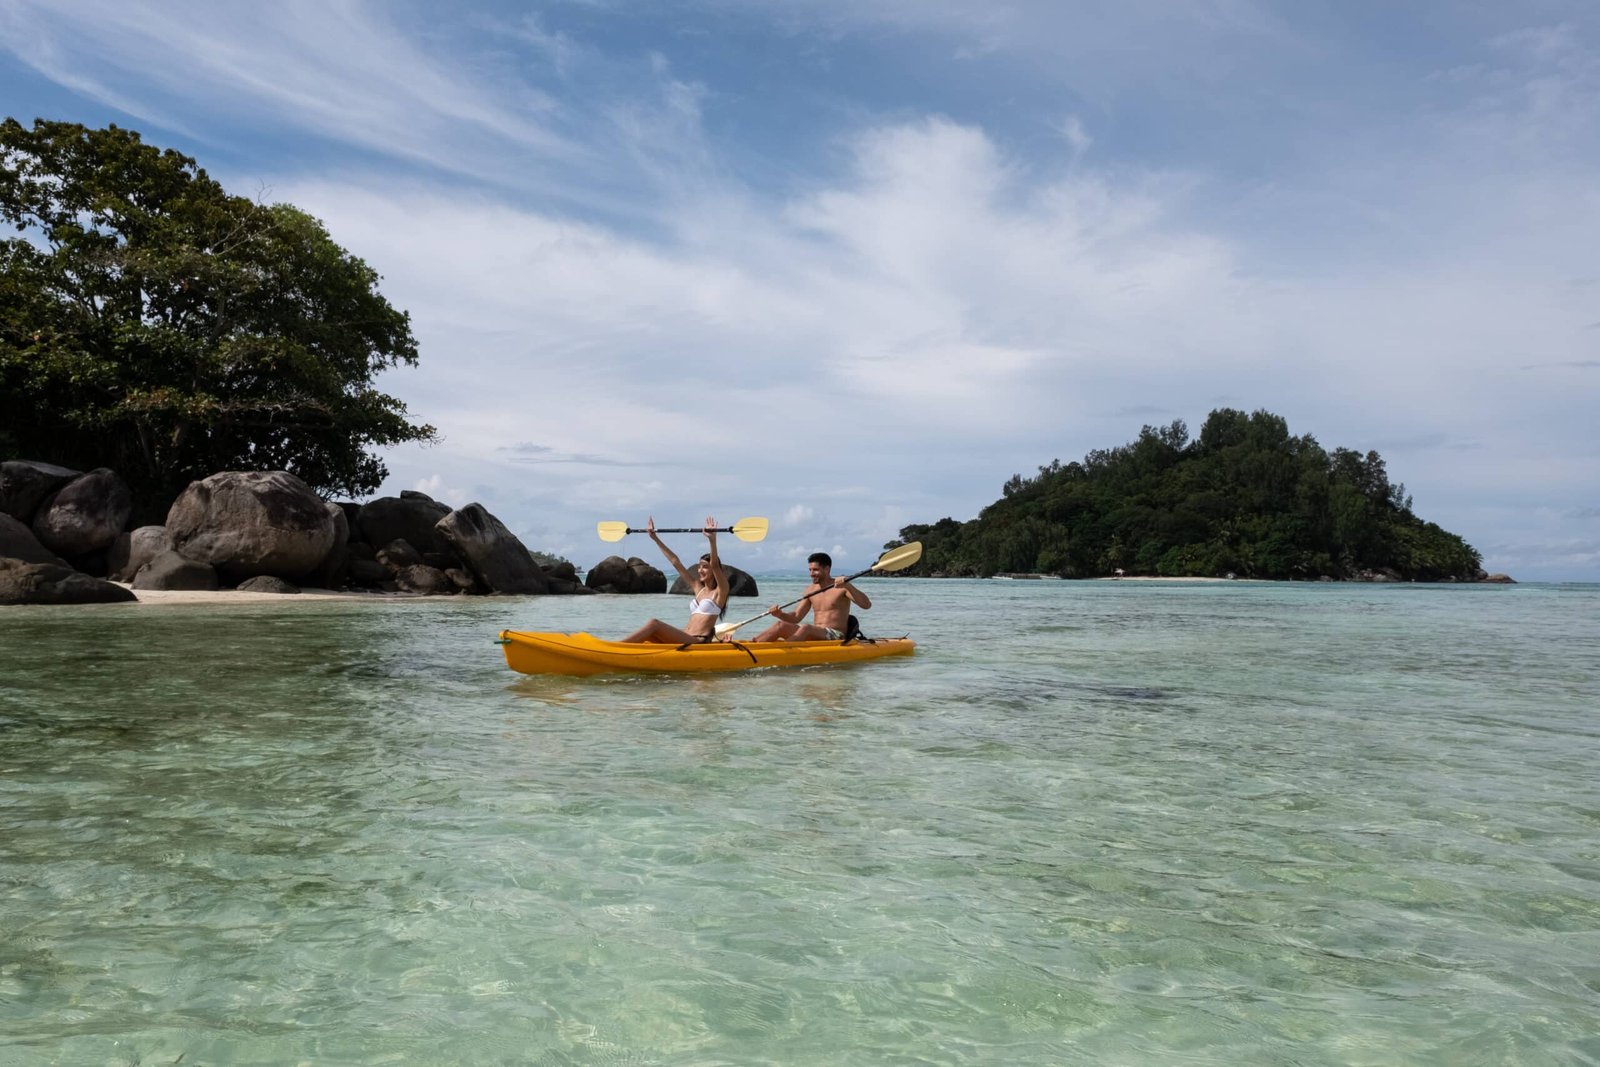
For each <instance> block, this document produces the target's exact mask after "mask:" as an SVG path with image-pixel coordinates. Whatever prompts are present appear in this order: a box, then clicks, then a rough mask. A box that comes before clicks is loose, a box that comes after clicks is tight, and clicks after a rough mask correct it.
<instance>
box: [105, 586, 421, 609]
mask: <svg viewBox="0 0 1600 1067" xmlns="http://www.w3.org/2000/svg"><path fill="white" fill-rule="evenodd" d="M112 584H113V585H120V586H122V588H124V589H127V590H130V591H131V592H132V593H133V595H134V596H136V597H138V598H139V603H141V604H263V603H267V602H268V601H271V602H273V603H281V602H282V601H285V600H293V601H311V600H414V599H417V596H416V595H415V594H410V593H364V592H363V593H357V592H341V591H336V590H333V589H302V590H300V592H298V593H250V592H242V591H240V590H238V589H218V590H204V589H134V588H133V586H131V585H129V584H128V583H127V582H113V583H112Z"/></svg>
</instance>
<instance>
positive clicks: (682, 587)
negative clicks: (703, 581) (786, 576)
mask: <svg viewBox="0 0 1600 1067" xmlns="http://www.w3.org/2000/svg"><path fill="white" fill-rule="evenodd" d="M722 569H723V571H725V572H726V573H727V575H728V595H729V596H760V595H761V590H760V589H758V588H756V580H755V579H754V578H752V577H751V576H750V575H749V574H748V573H746V572H745V571H742V570H740V569H739V568H738V567H730V566H728V565H727V564H726V563H724V564H723V565H722ZM667 592H669V593H673V594H677V595H681V596H688V595H689V594H690V593H693V592H694V590H693V589H692V588H691V587H690V585H689V583H688V582H686V581H684V580H683V575H681V574H680V575H679V576H678V577H676V578H674V579H673V580H672V588H671V589H668V590H667Z"/></svg>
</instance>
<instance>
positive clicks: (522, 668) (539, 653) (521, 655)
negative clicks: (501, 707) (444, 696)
mask: <svg viewBox="0 0 1600 1067" xmlns="http://www.w3.org/2000/svg"><path fill="white" fill-rule="evenodd" d="M500 647H501V648H502V649H503V650H504V651H505V655H506V666H508V667H510V668H511V669H512V670H514V671H518V672H520V673H522V674H561V675H567V676H571V677H583V676H586V675H592V674H616V673H638V672H656V671H668V672H673V673H678V672H690V673H697V674H698V673H701V672H705V671H747V670H752V669H754V668H756V667H813V666H818V665H821V664H829V663H858V662H861V661H863V660H871V659H882V658H884V657H886V656H909V655H911V654H912V653H913V652H915V651H916V648H917V644H916V642H915V641H910V640H907V639H906V638H903V637H900V638H892V639H889V640H878V641H874V642H872V643H868V642H865V641H853V642H851V643H850V644H848V645H846V644H843V643H841V642H839V641H760V642H757V641H739V642H723V641H714V642H711V643H709V644H696V645H688V646H686V647H680V646H678V645H663V644H629V643H625V642H622V641H606V640H604V639H602V638H599V637H595V636H594V635H593V634H586V633H576V634H560V633H539V632H532V631H525V630H501V631H500Z"/></svg>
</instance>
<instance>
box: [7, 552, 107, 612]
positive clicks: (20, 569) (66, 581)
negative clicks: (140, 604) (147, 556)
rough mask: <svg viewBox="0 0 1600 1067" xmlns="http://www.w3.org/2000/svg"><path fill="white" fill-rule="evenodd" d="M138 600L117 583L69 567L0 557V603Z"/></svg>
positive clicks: (96, 602)
mask: <svg viewBox="0 0 1600 1067" xmlns="http://www.w3.org/2000/svg"><path fill="white" fill-rule="evenodd" d="M137 599H138V598H137V597H135V596H134V595H133V594H132V593H130V592H128V590H126V589H124V588H122V586H120V585H113V584H112V583H111V582H106V581H102V580H100V579H99V578H91V577H89V576H88V575H87V574H79V573H78V572H77V571H75V570H72V569H71V568H70V567H64V566H60V565H58V564H55V563H24V562H22V561H21V560H19V559H0V604H117V603H123V602H127V601H132V600H137Z"/></svg>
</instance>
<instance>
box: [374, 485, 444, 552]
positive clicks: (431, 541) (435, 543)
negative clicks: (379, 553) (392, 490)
mask: <svg viewBox="0 0 1600 1067" xmlns="http://www.w3.org/2000/svg"><path fill="white" fill-rule="evenodd" d="M449 514H450V509H449V508H448V507H446V506H445V505H443V504H441V503H439V502H438V501H437V500H435V499H433V498H432V497H430V496H428V495H427V494H426V493H418V492H415V491H412V490H409V489H408V490H406V491H405V492H403V493H401V494H400V495H399V496H397V497H396V496H380V497H378V499H376V500H373V501H369V502H368V503H365V504H363V505H361V509H360V511H359V512H357V518H356V523H355V526H354V527H353V528H352V531H351V532H352V534H356V533H359V534H360V540H362V541H365V542H366V543H367V544H369V545H371V546H373V547H374V548H382V547H383V546H384V545H387V544H389V543H390V542H391V541H405V542H406V543H407V544H409V545H411V546H412V547H413V548H415V549H416V550H417V551H418V552H424V553H425V552H450V551H451V550H452V549H451V545H450V541H449V539H448V538H447V537H445V536H444V534H443V533H441V532H440V530H439V529H438V526H439V520H441V519H443V518H444V517H445V516H446V515H449Z"/></svg>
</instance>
